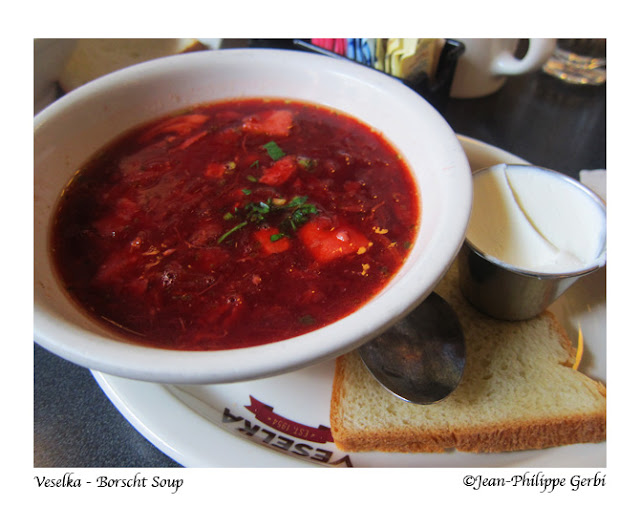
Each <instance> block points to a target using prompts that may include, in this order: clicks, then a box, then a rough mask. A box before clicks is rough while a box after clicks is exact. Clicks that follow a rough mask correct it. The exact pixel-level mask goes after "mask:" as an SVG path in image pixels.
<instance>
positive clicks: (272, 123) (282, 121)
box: [242, 110, 293, 136]
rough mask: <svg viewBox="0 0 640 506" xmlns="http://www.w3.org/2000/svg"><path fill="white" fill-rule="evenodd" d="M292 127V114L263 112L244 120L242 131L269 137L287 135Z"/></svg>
mask: <svg viewBox="0 0 640 506" xmlns="http://www.w3.org/2000/svg"><path fill="white" fill-rule="evenodd" d="M292 127H293V113H292V112H291V111H287V110H276V111H265V112H261V113H258V114H254V115H252V116H249V117H248V118H245V119H244V121H243V123H242V130H243V131H245V132H249V133H254V134H265V135H270V136H285V135H289V131H290V130H291V128H292Z"/></svg>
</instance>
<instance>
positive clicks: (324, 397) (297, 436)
mask: <svg viewBox="0 0 640 506" xmlns="http://www.w3.org/2000/svg"><path fill="white" fill-rule="evenodd" d="M459 139H460V141H461V143H462V145H463V148H464V150H465V153H466V154H467V156H468V158H469V162H470V165H471V168H472V169H474V170H475V169H477V168H480V167H483V166H487V165H493V164H497V163H502V162H507V163H526V162H525V161H524V160H522V159H521V158H518V157H516V156H514V155H512V154H510V153H507V152H505V151H503V150H500V149H498V148H495V147H493V146H490V145H487V144H484V143H482V142H479V141H476V140H473V139H469V138H466V137H462V136H459ZM605 277H606V271H605V269H601V270H600V271H598V272H597V273H595V274H594V275H592V276H588V277H586V278H583V279H581V280H579V281H578V282H577V283H576V284H574V285H573V286H572V287H571V288H570V289H569V290H568V291H567V292H566V293H565V294H564V295H563V296H562V297H561V298H560V299H559V300H558V301H557V302H556V303H554V305H553V306H552V307H551V309H552V311H553V312H554V313H555V314H556V316H557V317H558V318H559V319H560V321H561V322H562V323H563V324H564V326H565V328H566V329H567V330H568V332H569V335H570V336H571V337H572V338H573V339H574V341H576V340H577V336H578V328H579V327H580V328H581V329H582V331H583V334H584V339H585V353H584V356H583V359H582V362H581V366H580V370H581V371H583V372H584V373H586V374H588V375H589V376H591V377H593V378H595V379H598V380H600V381H602V382H603V383H604V382H605V379H606V296H605ZM574 344H575V343H574ZM333 371H334V361H333V360H331V361H328V362H324V363H321V364H318V365H315V366H312V367H309V368H306V369H302V370H299V371H296V372H293V373H289V374H285V375H281V376H276V377H273V378H268V379H263V380H256V381H249V382H242V383H234V384H227V385H204V386H203V385H198V386H173V385H160V384H155V383H146V382H140V381H134V380H128V379H123V378H118V377H115V376H109V375H106V374H103V373H98V372H94V373H93V374H94V377H95V378H96V381H97V382H98V384H99V385H100V386H101V388H102V389H103V390H104V392H105V393H106V395H107V396H108V397H109V399H111V401H112V402H113V404H114V405H115V406H116V407H117V408H118V409H119V410H120V412H121V413H122V414H123V416H124V417H125V418H126V419H127V420H128V421H129V422H130V423H131V424H132V425H133V426H134V427H135V428H136V429H137V430H138V431H139V432H140V433H141V434H142V435H143V436H144V437H146V438H147V439H148V440H149V441H150V442H151V443H152V444H154V445H155V446H156V447H157V448H159V449H160V450H161V451H162V452H164V453H165V454H167V455H168V456H169V457H171V458H173V459H174V460H175V461H177V462H178V463H180V464H182V465H183V466H185V467H299V466H318V465H328V466H354V467H440V468H446V467H605V465H606V443H600V444H582V445H570V446H564V447H560V448H551V449H546V450H538V451H525V452H513V453H502V454H487V455H484V454H483V455H476V454H468V453H461V452H451V453H446V454H393V453H353V454H345V453H342V452H340V451H339V450H338V449H337V448H336V447H335V445H334V444H333V443H332V442H331V439H330V431H329V429H328V427H329V402H330V399H331V386H332V381H333Z"/></svg>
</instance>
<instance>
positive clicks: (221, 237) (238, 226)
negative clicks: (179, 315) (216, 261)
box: [218, 221, 248, 244]
mask: <svg viewBox="0 0 640 506" xmlns="http://www.w3.org/2000/svg"><path fill="white" fill-rule="evenodd" d="M247 223H248V222H247V221H243V222H242V223H238V224H237V225H236V226H235V227H233V228H232V229H231V230H227V231H226V232H225V233H224V234H222V235H221V236H220V237H219V238H218V244H220V243H222V241H224V240H225V239H226V238H227V237H229V236H230V235H231V234H233V233H234V232H235V231H236V230H240V229H241V228H242V227H244V226H245V225H247Z"/></svg>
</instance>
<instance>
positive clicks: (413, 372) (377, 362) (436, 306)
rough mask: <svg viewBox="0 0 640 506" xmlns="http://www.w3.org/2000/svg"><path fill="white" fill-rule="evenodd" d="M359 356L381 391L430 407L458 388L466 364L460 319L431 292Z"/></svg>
mask: <svg viewBox="0 0 640 506" xmlns="http://www.w3.org/2000/svg"><path fill="white" fill-rule="evenodd" d="M358 351H359V354H360V357H361V358H362V361H363V362H364V364H365V366H366V367H367V369H369V371H370V372H371V374H372V375H373V377H374V378H375V379H376V380H378V382H379V383H380V384H381V385H382V386H383V387H385V388H386V389H387V390H388V391H389V392H391V393H392V394H394V395H396V396H397V397H399V398H400V399H402V400H404V401H407V402H412V403H415V404H433V403H434V402H438V401H440V400H442V399H444V398H445V397H447V396H448V395H449V394H450V393H451V392H453V391H454V390H455V389H456V388H457V386H458V385H459V383H460V380H461V379H462V373H463V372H464V367H465V363H466V349H465V342H464V333H463V331H462V327H461V325H460V321H459V320H458V316H457V315H456V313H455V311H454V310H453V309H452V308H451V306H450V305H449V304H448V303H447V302H446V301H445V300H444V299H443V298H442V297H440V296H439V295H438V294H436V293H435V292H434V293H431V295H429V297H427V298H426V299H425V300H424V301H423V302H422V303H421V304H420V305H419V306H418V307H417V308H416V309H415V310H414V311H412V312H411V313H410V314H409V316H407V317H406V318H404V319H403V320H401V321H400V322H398V323H397V324H395V325H394V326H393V327H391V328H390V329H389V330H387V331H386V332H384V333H383V334H381V335H380V336H378V337H376V338H375V339H373V340H371V341H369V342H368V343H366V344H365V345H363V346H361V347H360V348H359V350H358Z"/></svg>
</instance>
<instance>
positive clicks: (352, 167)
mask: <svg viewBox="0 0 640 506" xmlns="http://www.w3.org/2000/svg"><path fill="white" fill-rule="evenodd" d="M418 220H419V199H418V195H417V189H416V185H415V182H414V180H413V178H412V176H411V173H410V171H409V169H408V167H407V165H406V163H405V162H404V161H403V160H402V158H401V156H399V154H398V153H397V152H396V151H395V150H394V148H393V147H392V146H391V145H390V144H389V143H388V142H387V141H386V140H385V139H384V138H383V137H382V136H381V135H380V133H378V132H376V131H374V130H373V129H371V128H370V127H368V126H367V125H365V124H363V123H362V122H360V121H358V120H356V119H354V118H352V117H350V116H348V115H345V114H342V113H339V112H336V111H334V110H330V109H327V108H324V107H320V106H316V105H312V104H308V103H300V102H295V101H289V100H262V99H246V100H233V101H225V102H220V103H214V104H206V105H202V106H198V107H195V108H192V109H190V110H188V111H184V112H182V113H180V114H177V115H172V116H170V117H164V118H161V119H159V120H157V121H153V122H151V123H149V124H146V125H144V126H142V127H140V128H136V129H134V130H132V131H130V132H127V133H126V134H125V135H123V136H122V137H120V138H118V139H117V140H116V141H115V142H113V143H111V144H110V145H109V146H107V147H106V148H105V149H103V150H101V151H100V152H99V153H98V154H97V155H96V156H94V157H93V158H92V159H91V160H90V161H89V162H88V163H87V164H86V166H84V167H83V168H82V169H81V170H80V171H78V173H77V174H76V175H75V176H74V178H73V179H72V180H71V182H70V183H69V184H68V185H67V187H66V188H65V190H64V192H63V194H62V196H61V198H60V204H59V208H58V209H57V213H56V219H55V222H54V225H53V227H54V229H53V233H52V238H53V239H52V251H53V257H54V261H55V264H56V267H57V270H58V272H59V275H60V278H61V280H62V282H63V284H64V286H65V287H66V289H67V291H68V292H69V294H70V295H71V296H72V297H73V298H74V299H75V300H76V301H77V302H78V303H79V304H80V306H82V307H83V308H84V309H86V310H87V311H88V312H89V313H90V314H92V315H93V316H94V317H95V318H97V319H98V320H99V321H102V322H103V323H104V324H105V325H107V326H110V327H111V328H112V329H113V330H116V331H117V332H119V333H120V334H122V335H123V336H125V337H126V338H129V339H131V340H134V341H137V342H140V343H144V344H147V345H150V346H154V347H160V348H170V349H180V350H220V349H233V348H242V347H248V346H255V345H260V344H266V343H271V342H275V341H280V340H283V339H288V338H291V337H294V336H297V335H300V334H303V333H306V332H309V331H311V330H314V329H317V328H319V327H322V326H325V325H328V324H330V323H332V322H335V321H336V320H339V319H340V318H343V317H345V316H347V315H349V314H350V313H352V312H354V311H355V310H357V309H358V308H360V307H361V306H362V305H363V304H365V303H366V302H367V301H369V300H370V299H371V298H372V297H374V296H375V295H376V294H377V293H379V292H380V291H381V290H382V289H383V287H384V286H385V285H386V284H387V283H388V281H389V280H390V278H391V277H392V276H393V275H394V274H395V273H396V272H397V271H398V269H399V268H400V267H401V265H402V264H403V262H404V260H405V259H406V257H407V255H408V252H409V250H410V248H411V245H412V243H413V241H414V239H415V234H416V229H417V224H418Z"/></svg>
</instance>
